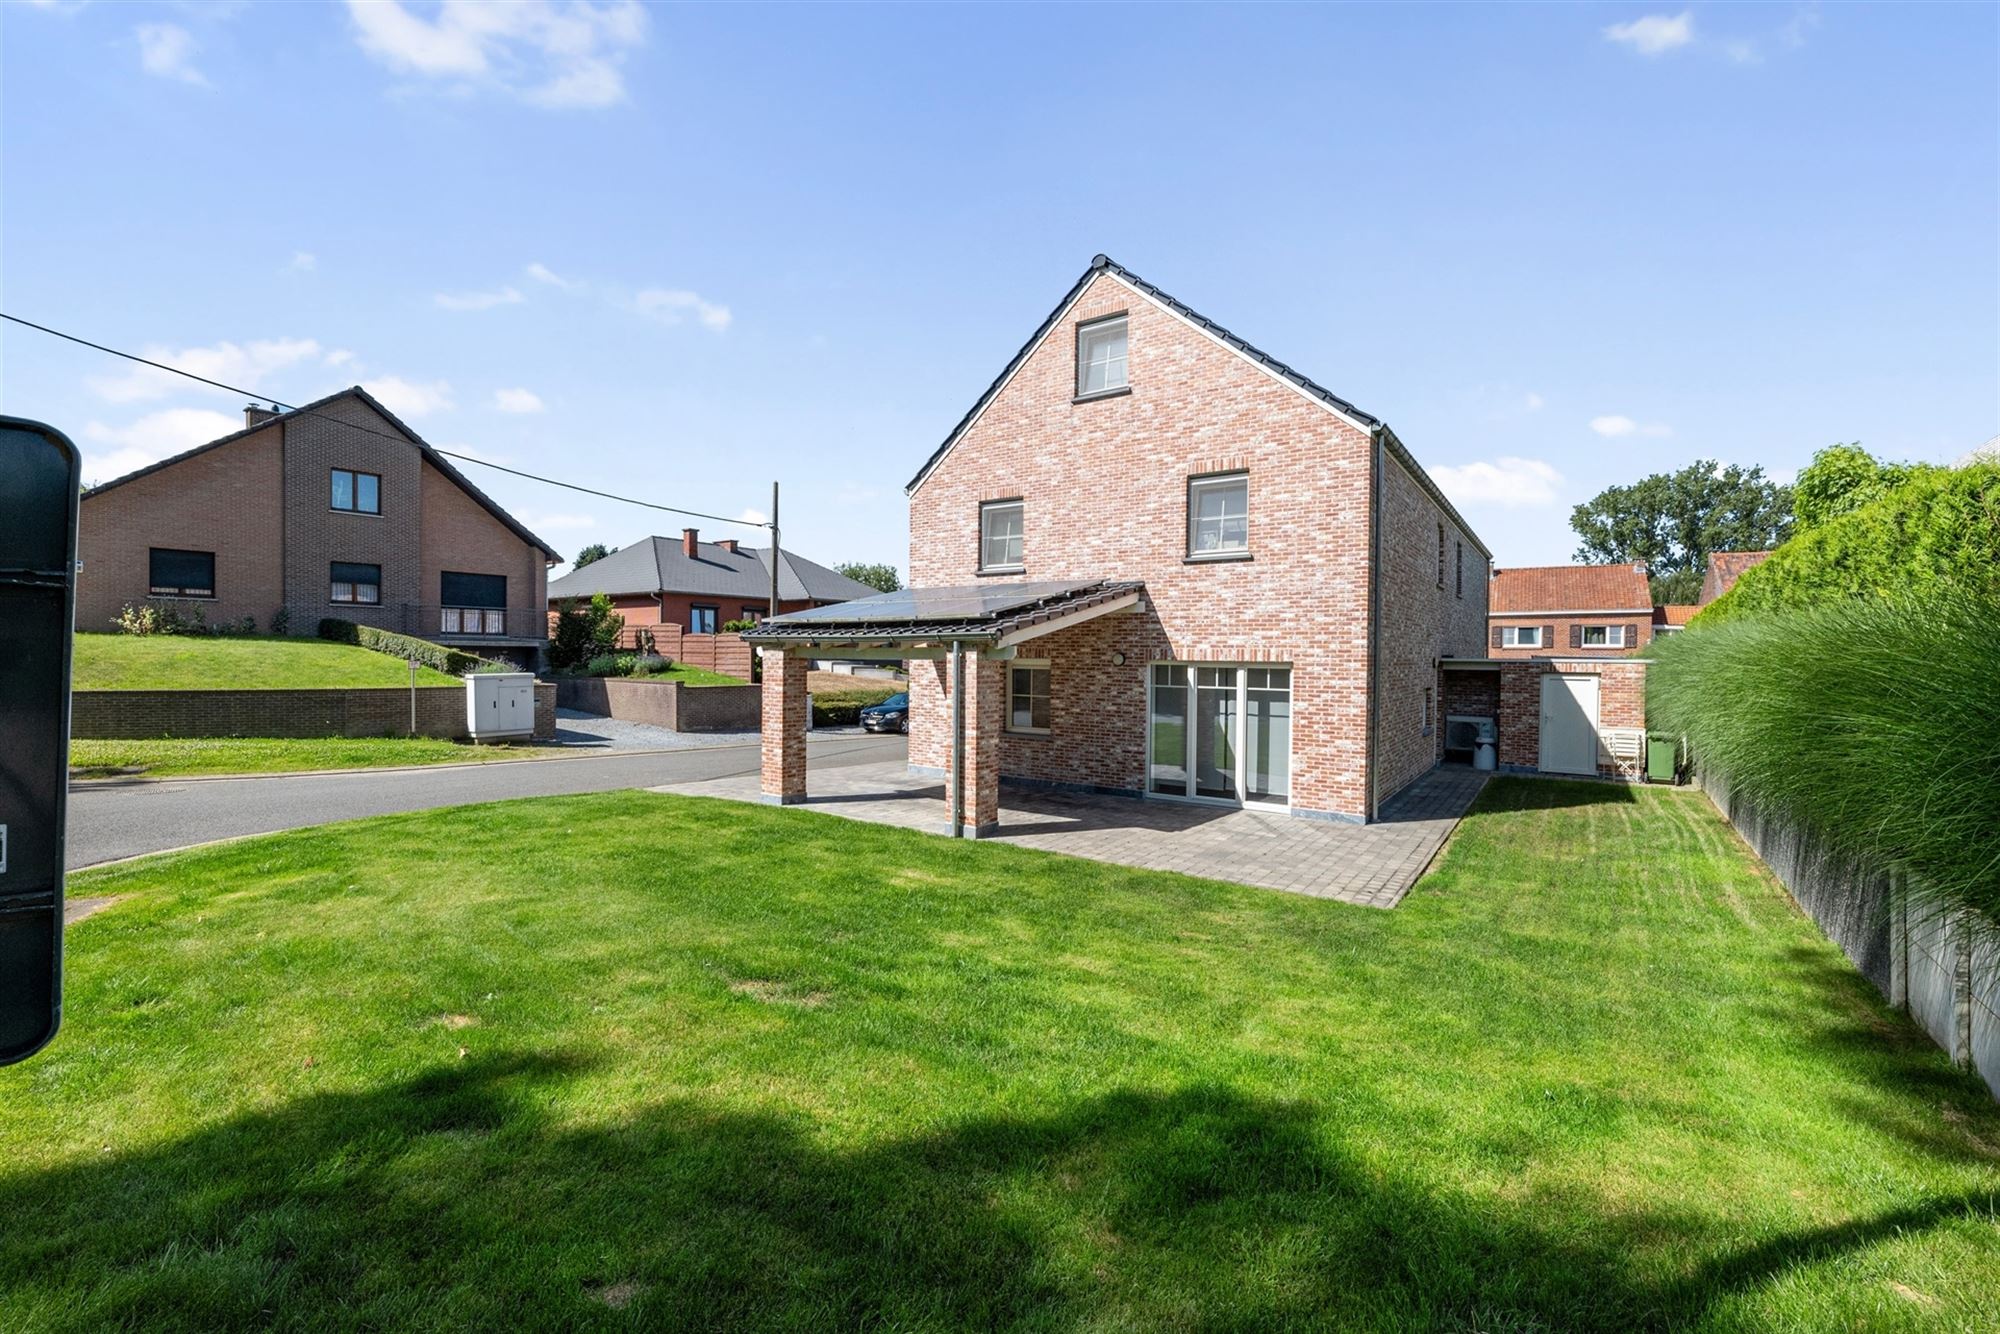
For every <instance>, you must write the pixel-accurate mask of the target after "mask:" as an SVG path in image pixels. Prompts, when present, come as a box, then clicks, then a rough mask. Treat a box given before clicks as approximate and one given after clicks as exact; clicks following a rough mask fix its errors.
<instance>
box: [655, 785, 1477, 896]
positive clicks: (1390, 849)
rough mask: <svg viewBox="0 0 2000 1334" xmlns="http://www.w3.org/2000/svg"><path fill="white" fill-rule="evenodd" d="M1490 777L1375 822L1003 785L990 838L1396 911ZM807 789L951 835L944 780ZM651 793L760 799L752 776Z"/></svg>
mask: <svg viewBox="0 0 2000 1334" xmlns="http://www.w3.org/2000/svg"><path fill="white" fill-rule="evenodd" d="M1486 777H1487V776H1486V775H1485V774H1483V773H1478V772H1475V771H1474V770H1471V769H1468V768H1464V767H1462V766H1449V767H1446V768H1441V769H1434V770H1432V771H1431V772H1430V773H1429V774H1427V775H1425V776H1424V777H1423V778H1421V779H1419V780H1418V781H1417V782H1416V783H1415V784H1413V785H1411V786H1410V787H1408V788H1406V789H1404V790H1403V791H1402V792H1401V793H1399V794H1398V795H1397V796H1396V798H1395V799H1394V800H1393V801H1391V802H1390V803H1389V804H1388V805H1387V806H1385V807H1384V808H1383V811H1382V818H1381V820H1379V821H1378V822H1377V823H1375V824H1371V825H1350V824H1332V823H1326V822H1322V821H1319V820H1299V819H1293V818H1291V817H1290V816H1286V815H1283V814H1274V813H1259V812H1251V811H1242V810H1233V809H1229V808H1226V807H1219V806H1197V805H1189V804H1184V803H1180V802H1169V801H1139V800H1135V799H1133V798H1129V797H1101V796H1086V795H1074V794H1070V793H1063V792H1037V791H1030V790H1028V789H1024V788H1015V787H1011V786H1004V785H1003V786H1002V788H1001V790H1000V833H999V834H998V835H996V836H995V838H994V839H993V840H989V841H997V842H1001V843H1014V844H1018V845H1020V846H1021V847H1025V848H1040V849H1042V850H1043V851H1046V852H1061V853H1066V854H1068V855H1069V856H1072V857H1088V858H1090V859H1091V860H1093V861H1101V862H1116V863H1118V864H1119V865H1122V866H1142V867H1145V868H1147V869H1149V870H1154V871H1180V872H1182V873H1184V874H1187V875H1198V876H1204V877H1207V878H1209V879H1213V880H1229V881H1234V882H1236V883H1238V884H1245V885H1261V886H1263V887H1265V888H1268V889H1282V890H1286V891H1288V892H1290V893H1293V894H1308V895H1311V896H1312V897H1314V898H1322V899H1339V900H1340V901H1341V902H1343V903H1354V904H1360V905H1362V906H1364V907H1369V908H1393V907H1395V906H1396V904H1397V903H1398V902H1400V901H1401V900H1402V897H1403V895H1405V894H1407V893H1408V892H1409V890H1410V886H1411V885H1413V884H1415V883H1416V880H1417V877H1418V876H1420V875H1422V874H1423V872H1424V868H1425V867H1427V866H1429V865H1430V862H1431V858H1432V857H1434V856H1436V855H1437V850H1438V849H1439V848H1440V847H1441V846H1443V844H1444V840H1445V838H1446V836H1447V835H1449V834H1450V833H1451V831H1452V828H1453V826H1455V825H1456V824H1457V823H1458V820H1459V817H1460V816H1462V815H1464V814H1465V811H1466V809H1467V808H1468V807H1469V806H1471V805H1472V799H1473V798H1474V797H1476V796H1477V795H1479V789H1480V788H1481V787H1482V786H1484V784H1485V782H1486ZM808 785H809V790H810V792H811V795H810V796H809V797H808V798H807V800H806V803H805V805H806V808H807V809H811V810H818V811H824V812H825V813H827V814H829V815H839V816H844V817H846V818H847V819H850V820H867V821H870V822H871V823H874V824H891V825H900V826H902V827H904V828H906V829H921V830H924V831H926V832H930V833H943V832H945V830H946V820H947V818H948V816H947V812H946V808H945V803H944V796H945V793H944V783H943V781H942V780H940V779H936V778H926V777H922V776H920V775H914V774H911V773H910V772H909V771H908V769H906V768H905V767H904V766H903V765H901V764H867V765H852V766H849V767H846V768H841V769H830V770H819V769H815V770H813V771H812V772H811V774H810V777H809V779H808ZM652 790H653V791H655V792H673V793H676V794H678V795H682V796H697V797H722V798H726V799H729V800H732V801H759V800H761V799H762V798H761V794H760V792H759V789H758V777H757V775H756V774H754V773H751V774H744V775H740V776H736V777H730V778H717V779H709V780H706V781H702V782H690V783H674V784H669V785H667V786H665V787H657V788H654V789H652Z"/></svg>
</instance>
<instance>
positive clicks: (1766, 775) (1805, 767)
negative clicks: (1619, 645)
mask: <svg viewBox="0 0 2000 1334" xmlns="http://www.w3.org/2000/svg"><path fill="white" fill-rule="evenodd" d="M1835 522H1838V521H1835ZM1828 526H1829V527H1832V526H1833V525H1832V524H1829V525H1828ZM1772 559H1773V562H1775V561H1776V559H1777V558H1776V557H1773V558H1772ZM1752 573H1755V571H1752ZM1745 577H1746V579H1747V578H1748V576H1745ZM1738 586H1739V587H1741V585H1738ZM1718 605H1719V604H1718ZM1996 632H2000V597H1996V596H1993V595H1989V594H1985V593H1973V592H1968V591H1966V590H1964V589H1962V588H1958V589H1946V590H1941V591H1934V592H1932V593H1930V594H1929V595H1927V596H1921V597H1912V596H1904V597H1897V598H1842V599H1840V600H1838V601H1835V602H1832V603H1829V604H1827V605H1823V606H1820V607H1816V608H1812V609H1809V610H1805V611H1789V612H1771V613H1765V614H1761V615H1757V616H1738V617H1737V618H1736V619H1733V620H1723V621H1721V622H1717V623H1711V624H1709V625H1707V626H1697V627H1691V628H1690V629H1688V630H1687V631H1685V632H1683V633H1681V634H1677V635H1671V636H1666V637H1664V638H1662V639H1657V640H1655V641H1654V642H1653V646H1652V649H1651V656H1652V658H1653V660H1654V661H1653V666H1652V668H1651V670H1650V671H1649V672H1648V673H1647V683H1646V713H1647V719H1648V722H1649V724H1650V725H1651V726H1652V727H1653V728H1655V729H1660V730H1665V731H1668V732H1672V733H1680V734H1685V735H1686V736H1687V737H1688V739H1689V740H1690V741H1691V742H1692V743H1693V748H1694V754H1695V762H1696V764H1697V765H1698V766H1699V767H1701V768H1703V769H1705V770H1707V771H1709V772H1711V773H1714V774H1717V775H1718V776H1720V777H1722V778H1723V779H1725V781H1727V783H1728V784H1729V785H1730V787H1731V788H1732V790H1735V791H1740V792H1742V793H1743V794H1744V795H1745V796H1747V797H1749V798H1750V799H1751V800H1753V801H1754V802H1755V803H1756V804H1757V805H1758V806H1759V807H1760V808H1761V809H1763V810H1764V811H1765V812H1767V813H1769V814H1773V815H1779V816H1782V817H1784V818H1786V819H1788V820H1790V821H1792V822H1794V823H1796V824H1799V825H1801V826H1803V827H1805V828H1807V829H1810V830H1811V831H1812V832H1814V833H1816V834H1818V835H1819V836H1820V837H1821V838H1822V839H1823V840H1825V841H1826V842H1827V843H1829V844H1830V845H1831V846H1833V847H1835V848H1838V849H1841V850H1844V851H1847V852H1851V853H1854V854H1858V855H1861V856H1864V857H1866V858H1868V859H1870V860H1872V861H1874V862H1876V863H1877V864H1881V865H1883V866H1884V867H1885V869H1901V870H1903V871H1905V872H1907V873H1908V875H1909V877H1910V888H1911V893H1912V896H1913V900H1914V901H1916V902H1918V903H1920V904H1923V905H1925V906H1927V907H1929V908H1931V909H1937V910H1945V909H1956V908H1967V909H1971V910H1973V911H1975V912H1977V913H1978V914H1980V915H1981V917H1983V919H1984V920H1985V922H1986V923H1988V924H1990V925H1993V926H1995V927H1996V928H2000V832H1996V831H2000V653H1996V650H1995V646H1994V639H1995V635H1996Z"/></svg>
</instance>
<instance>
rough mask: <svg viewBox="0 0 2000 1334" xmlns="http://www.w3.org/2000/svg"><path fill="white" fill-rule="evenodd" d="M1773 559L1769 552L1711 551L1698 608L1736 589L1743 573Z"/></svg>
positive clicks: (1696, 600)
mask: <svg viewBox="0 0 2000 1334" xmlns="http://www.w3.org/2000/svg"><path fill="white" fill-rule="evenodd" d="M1769 559H1771V553H1770V552H1768V551H1711V552H1709V553H1708V569H1707V570H1705V571H1703V572H1702V576H1701V595H1700V597H1698V598H1696V599H1695V605H1696V606H1697V607H1706V606H1707V605H1708V604H1709V603H1711V602H1713V601H1715V600H1716V599H1717V598H1719V597H1721V596H1722V595H1723V594H1724V593H1727V592H1728V591H1729V590H1730V589H1732V588H1734V587H1736V581H1737V580H1738V579H1741V578H1742V577H1743V572H1744V571H1745V570H1748V569H1750V568H1751V567H1753V566H1757V565H1762V564H1763V563H1764V562H1765V561H1767V560H1769Z"/></svg>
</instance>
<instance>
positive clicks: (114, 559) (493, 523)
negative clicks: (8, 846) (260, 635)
mask: <svg viewBox="0 0 2000 1334" xmlns="http://www.w3.org/2000/svg"><path fill="white" fill-rule="evenodd" d="M244 416H245V419H246V420H245V424H244V428H243V429H242V430H241V431H238V432H236V433H234V434H232V435H226V436H224V437H222V438H221V439H219V440H212V441H210V442H209V443H207V444H205V445H201V446H199V447H197V448H195V449H191V450H188V451H187V452H186V453H183V454H178V455H175V456H174V457H173V458H170V459H165V460H162V461H161V462H159V463H155V464H153V465H151V466H150V467H146V468H141V469H140V470H139V471H137V472H134V473H128V474H127V475H125V476H123V477H120V478H117V479H115V480H113V481H110V482H106V483H104V484H103V485H101V486H97V487H94V488H92V489H91V490H90V491H88V492H87V493H85V495H84V497H83V500H82V504H81V510H80V514H81V518H80V526H79V533H78V542H77V551H78V556H79V559H80V563H81V569H80V570H79V572H78V575H77V601H76V607H77V628H78V629H79V630H84V631H94V630H108V629H110V628H112V623H113V621H114V618H116V617H117V615H118V614H119V612H120V611H121V609H123V608H124V607H125V606H127V605H128V604H129V605H135V606H136V605H141V604H145V603H152V604H155V605H160V606H171V607H174V608H176V609H178V610H180V611H181V612H183V613H185V614H192V613H193V612H196V611H199V612H200V613H201V614H202V616H203V617H204V618H205V619H206V620H207V621H208V622H210V623H211V624H214V623H218V622H224V621H231V622H235V621H241V620H242V619H243V618H245V617H252V618H254V619H255V620H256V623H257V628H258V629H260V630H269V629H271V628H272V627H273V625H274V623H275V622H276V620H277V619H278V614H279V613H280V612H281V611H282V612H283V613H284V617H285V618H286V619H288V620H289V630H290V632H291V633H293V634H305V635H310V634H313V633H315V631H316V630H317V628H318V625H319V622H320V619H321V618H322V617H328V616H333V617H341V618H344V619H346V620H351V621H356V622H359V623H362V624H366V625H374V626H379V627H381V628H383V629H386V630H394V631H397V632H399V633H404V634H411V635H416V636H418V637H420V638H423V639H428V640H431V641H433V642H437V643H445V644H454V645H461V646H465V647H468V648H471V649H472V650H473V651H474V652H477V653H480V654H481V655H482V656H486V657H494V658H509V659H512V660H514V661H517V662H520V663H522V664H524V665H530V666H532V665H535V664H536V663H538V662H539V660H540V657H541V654H542V650H543V646H544V644H545V643H546V641H547V637H548V630H547V612H546V607H547V582H548V568H549V566H550V565H552V564H554V563H555V562H556V561H558V560H559V559H561V558H560V556H559V555H558V554H557V553H556V551H555V549H554V548H552V547H550V546H549V545H548V544H547V543H546V542H543V541H542V540H541V539H540V538H538V537H536V536H535V535H534V534H533V533H531V532H529V531H528V530H527V529H526V528H525V527H523V526H522V525H521V523H520V522H519V521H518V520H516V519H515V518H514V517H513V516H512V515H510V514H508V513H507V511H505V510H504V509H502V508H500V506H499V505H497V504H496V503H494V501H493V500H492V499H491V498H489V497H488V496H486V495H485V494H484V493H483V492H481V491H480V490H479V488H478V487H476V486H474V485H473V484H472V483H471V482H470V481H468V480H467V479H466V478H465V476H464V475H463V474H461V473H460V472H459V471H458V469H456V468H454V467H453V466H452V465H451V463H450V462H449V461H448V460H446V459H445V458H444V457H443V456H442V455H440V454H439V453H438V452H437V451H436V450H434V449H432V448H431V446H430V445H428V444H427V443H425V442H424V440H423V439H422V437H420V436H418V435H417V433H416V432H415V431H412V430H411V429H410V428H409V427H408V426H406V425H404V424H403V422H401V421H400V420H398V419H397V417H396V416H395V414H394V413H392V412H390V411H389V410H388V409H387V408H385V407H384V406H382V404H381V403H380V402H378V401H376V399H375V398H374V397H373V396H372V395H370V394H369V393H368V392H367V391H366V390H365V389H362V388H361V387H360V386H358V385H357V386H354V387H353V388H350V389H343V390H342V391H340V392H339V393H337V394H331V395H328V396H327V397H326V398H323V399H320V400H318V401H317V402H314V403H308V404H306V405H305V406H304V407H301V408H297V409H295V410H292V411H289V412H271V411H267V410H265V409H262V408H258V407H255V406H253V407H249V408H246V409H245V410H244Z"/></svg>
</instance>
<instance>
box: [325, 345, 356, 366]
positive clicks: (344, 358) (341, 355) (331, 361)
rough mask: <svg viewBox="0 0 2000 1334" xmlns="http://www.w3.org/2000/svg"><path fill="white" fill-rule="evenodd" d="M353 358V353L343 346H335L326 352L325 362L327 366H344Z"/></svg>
mask: <svg viewBox="0 0 2000 1334" xmlns="http://www.w3.org/2000/svg"><path fill="white" fill-rule="evenodd" d="M353 360H354V354H353V353H352V352H349V351H348V350H347V349H346V348H344V347H337V348H335V349H334V350H333V351H331V352H329V353H327V354H326V364H327V365H329V366H345V365H348V364H349V363H351V362H352V361H353Z"/></svg>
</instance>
